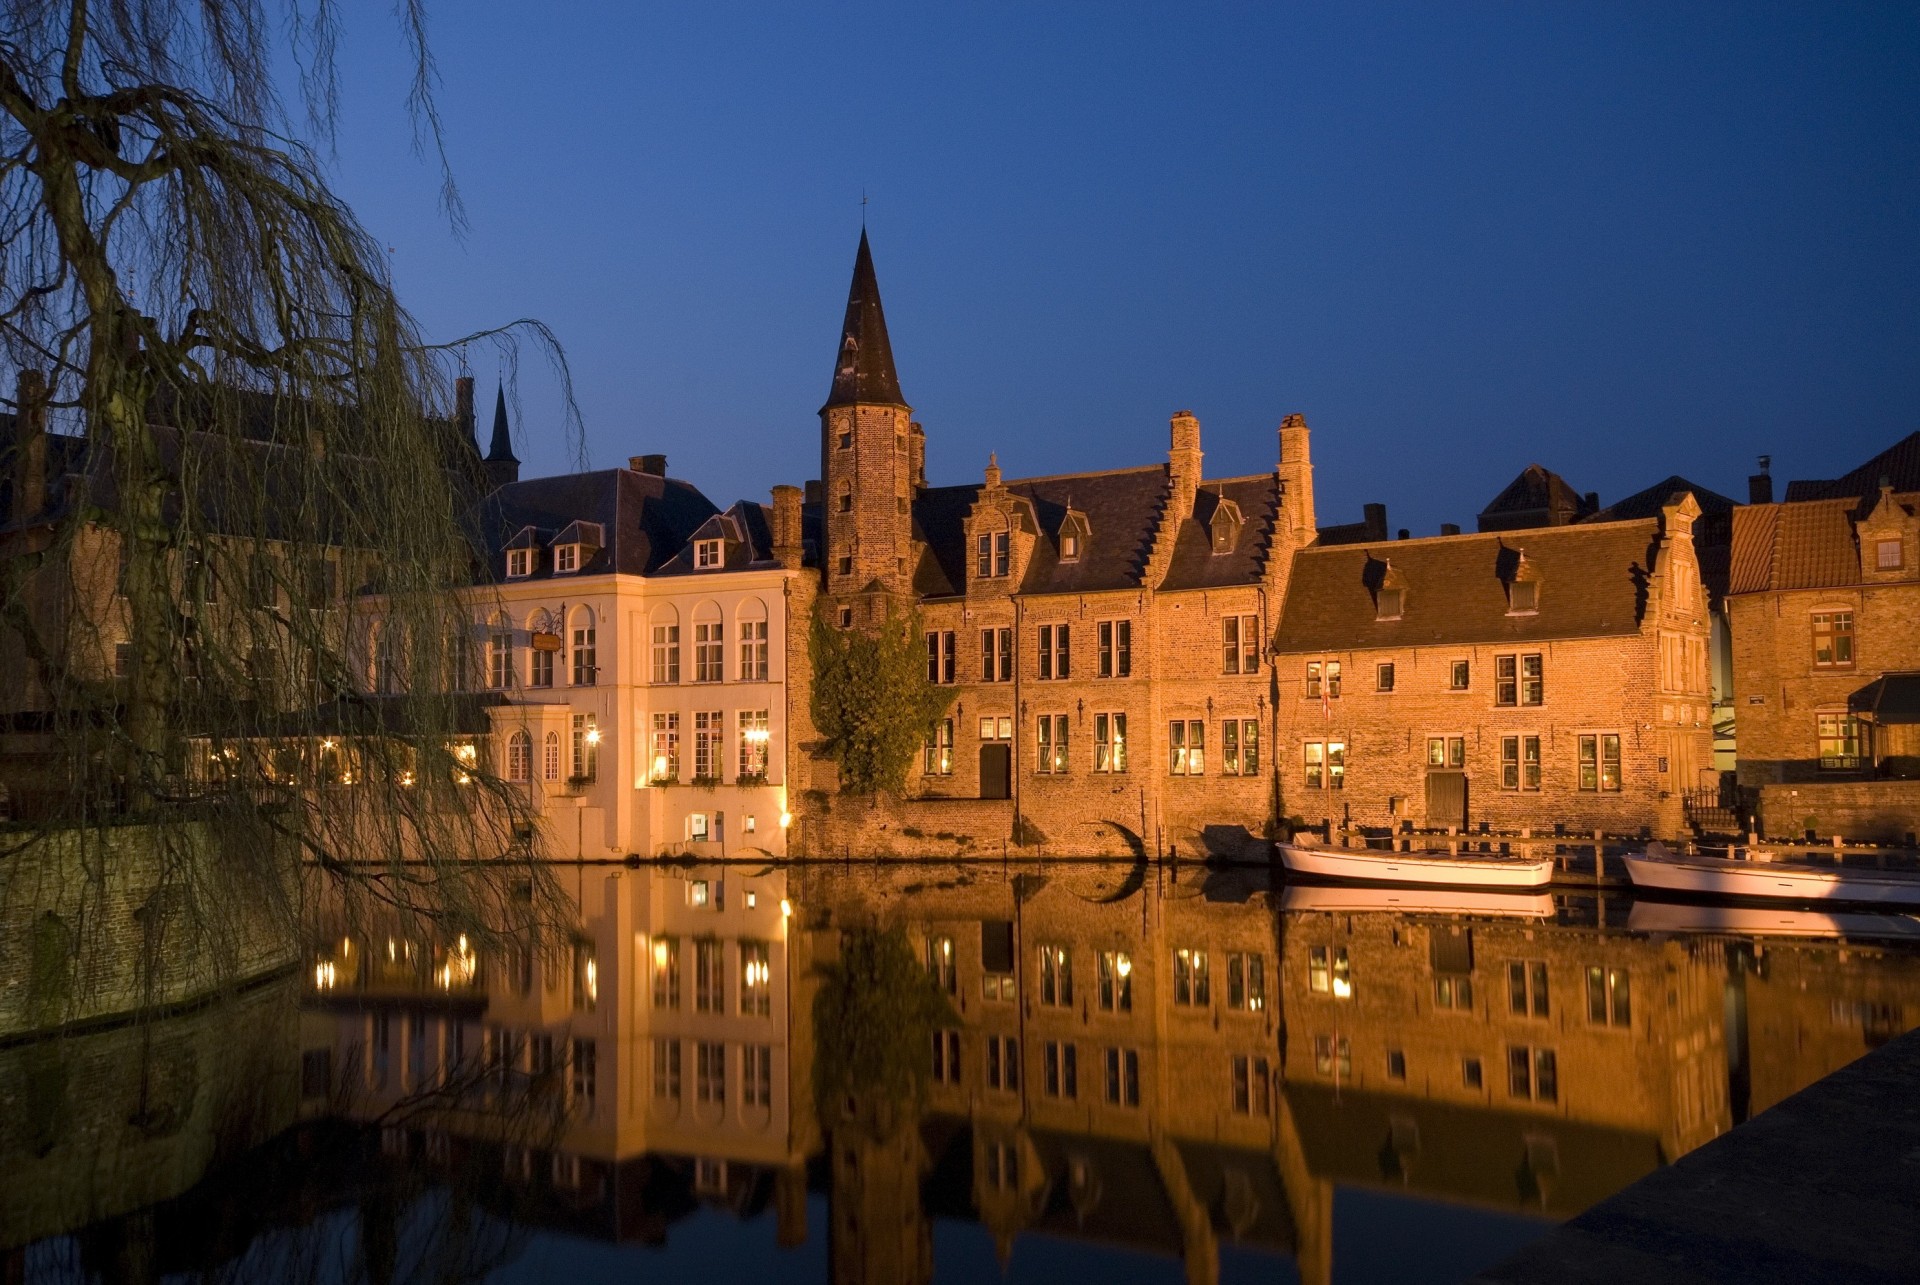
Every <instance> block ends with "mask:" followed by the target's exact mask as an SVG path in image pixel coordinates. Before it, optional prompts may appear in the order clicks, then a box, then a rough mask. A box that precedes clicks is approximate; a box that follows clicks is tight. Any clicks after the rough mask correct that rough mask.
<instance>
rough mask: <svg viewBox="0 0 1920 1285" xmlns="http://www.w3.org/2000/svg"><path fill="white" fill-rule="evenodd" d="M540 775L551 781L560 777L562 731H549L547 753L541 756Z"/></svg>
mask: <svg viewBox="0 0 1920 1285" xmlns="http://www.w3.org/2000/svg"><path fill="white" fill-rule="evenodd" d="M540 775H541V776H542V777H543V778H545V779H546V780H549V781H557V780H559V779H560V733H558V732H548V733H547V743H546V746H545V753H544V754H543V755H542V756H541V761H540Z"/></svg>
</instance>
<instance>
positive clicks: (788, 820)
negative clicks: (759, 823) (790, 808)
mask: <svg viewBox="0 0 1920 1285" xmlns="http://www.w3.org/2000/svg"><path fill="white" fill-rule="evenodd" d="M792 824H793V813H791V812H782V813H781V814H780V828H781V829H782V830H784V829H786V828H787V827H788V826H790V825H792Z"/></svg>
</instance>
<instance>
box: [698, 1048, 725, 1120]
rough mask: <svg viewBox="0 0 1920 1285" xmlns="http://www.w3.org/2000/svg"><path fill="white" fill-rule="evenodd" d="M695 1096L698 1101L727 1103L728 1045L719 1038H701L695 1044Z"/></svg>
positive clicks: (713, 1103)
mask: <svg viewBox="0 0 1920 1285" xmlns="http://www.w3.org/2000/svg"><path fill="white" fill-rule="evenodd" d="M693 1096H694V1100H695V1101H696V1102H704V1103H708V1104H711V1105H713V1106H725V1105H726V1102H727V1046H726V1045H725V1044H722V1043H721V1042H720V1041H718V1040H699V1041H697V1042H696V1043H695V1044H694V1046H693Z"/></svg>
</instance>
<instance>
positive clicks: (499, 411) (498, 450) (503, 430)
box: [487, 384, 520, 464]
mask: <svg viewBox="0 0 1920 1285" xmlns="http://www.w3.org/2000/svg"><path fill="white" fill-rule="evenodd" d="M487 459H488V460H489V461H490V462H492V463H495V464H518V463H519V462H520V461H519V460H517V459H515V458H514V454H513V436H512V434H510V433H508V432H507V387H506V385H505V384H502V385H501V386H500V389H499V391H498V392H496V393H495V394H494V396H493V442H492V444H491V445H489V446H488V447H487Z"/></svg>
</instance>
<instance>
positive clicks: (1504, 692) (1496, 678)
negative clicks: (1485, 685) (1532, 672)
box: [1493, 656, 1520, 705]
mask: <svg viewBox="0 0 1920 1285" xmlns="http://www.w3.org/2000/svg"><path fill="white" fill-rule="evenodd" d="M1519 666H1520V662H1519V658H1518V657H1515V656H1495V657H1494V658H1493V703H1494V704H1496V705H1518V704H1519V703H1520V667H1519Z"/></svg>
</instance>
